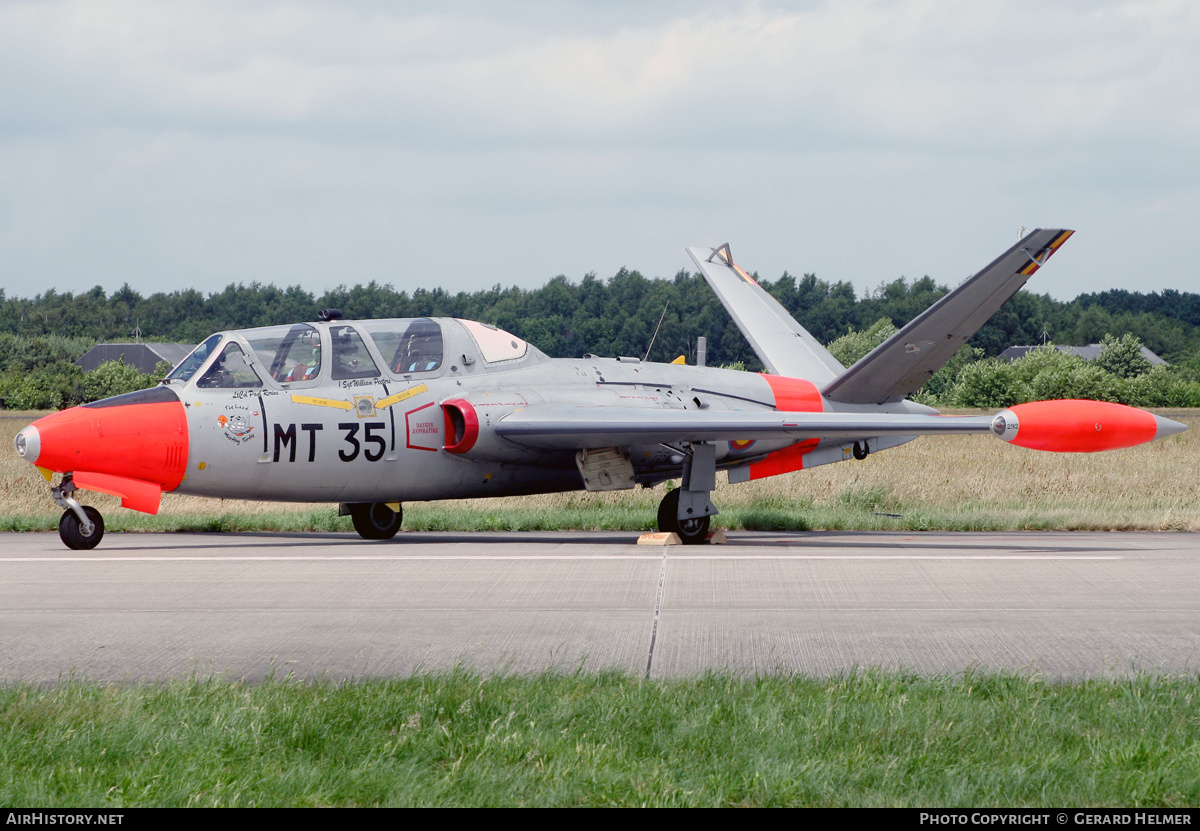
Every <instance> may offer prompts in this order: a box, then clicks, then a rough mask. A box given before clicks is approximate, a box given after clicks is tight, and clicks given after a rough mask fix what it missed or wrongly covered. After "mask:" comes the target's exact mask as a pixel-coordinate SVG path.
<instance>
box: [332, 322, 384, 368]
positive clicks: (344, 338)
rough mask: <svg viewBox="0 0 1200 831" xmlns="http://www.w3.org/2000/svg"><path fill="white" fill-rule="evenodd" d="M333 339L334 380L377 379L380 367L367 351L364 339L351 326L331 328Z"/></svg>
mask: <svg viewBox="0 0 1200 831" xmlns="http://www.w3.org/2000/svg"><path fill="white" fill-rule="evenodd" d="M329 335H330V337H331V338H332V339H333V380H335V381H341V380H344V379H346V378H375V377H377V376H378V375H379V367H377V366H375V360H374V359H373V358H372V357H371V353H370V352H368V351H367V345H366V344H365V343H363V339H362V337H361V336H360V335H359V334H358V332H356V331H354V329H353V328H352V327H350V326H330V327H329Z"/></svg>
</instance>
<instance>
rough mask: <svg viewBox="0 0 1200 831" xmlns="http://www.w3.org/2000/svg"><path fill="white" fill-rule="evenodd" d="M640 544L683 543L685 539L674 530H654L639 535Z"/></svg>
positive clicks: (638, 542)
mask: <svg viewBox="0 0 1200 831" xmlns="http://www.w3.org/2000/svg"><path fill="white" fill-rule="evenodd" d="M637 544H638V545H683V540H681V539H679V535H678V534H676V533H675V532H674V531H665V532H664V531H654V532H652V533H649V534H642V535H641V536H640V537H638V541H637Z"/></svg>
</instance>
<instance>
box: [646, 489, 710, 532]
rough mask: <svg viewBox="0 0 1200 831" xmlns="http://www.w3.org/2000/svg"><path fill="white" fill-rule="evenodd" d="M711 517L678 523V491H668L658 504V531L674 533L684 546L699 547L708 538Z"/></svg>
mask: <svg viewBox="0 0 1200 831" xmlns="http://www.w3.org/2000/svg"><path fill="white" fill-rule="evenodd" d="M711 520H712V517H709V516H702V517H697V518H696V519H685V520H684V521H683V522H680V521H679V489H678V488H676V489H674V490H672V491H668V492H667V495H666V496H664V497H663V500H662V502H660V503H658V530H659V531H664V532H672V531H673V532H674V533H676V534H678V535H679V539H681V540H682V541H683V544H684V545H700V544H702V543H703V542H704V541H705V539H706V538H707V537H708V526H709V523H710V522H711Z"/></svg>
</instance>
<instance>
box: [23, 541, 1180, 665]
mask: <svg viewBox="0 0 1200 831" xmlns="http://www.w3.org/2000/svg"><path fill="white" fill-rule="evenodd" d="M730 537H731V544H730V545H726V546H705V547H699V546H697V547H670V548H648V547H644V546H637V545H634V542H635V540H636V538H637V535H636V534H631V533H623V532H611V533H577V532H571V533H471V534H453V533H447V534H434V533H401V534H400V536H398V537H397V538H396V539H395V540H393V541H390V542H387V543H369V542H364V541H362V540H360V539H359V538H358V537H357V536H352V535H348V534H116V533H111V534H109V535H108V536H107V537H105V539H104V542H103V544H102V546H101V548H99V549H98V550H96V551H91V552H78V551H70V550H67V549H65V548H63V546H62V544H61V543H60V542H59V540H58V536H57V535H56V534H0V679H3V680H4V681H7V682H12V681H36V682H55V681H57V680H59V679H64V678H67V677H70V676H74V677H83V678H89V679H93V680H113V681H141V680H161V679H167V678H172V677H180V676H187V675H193V674H196V675H200V676H203V677H208V676H211V675H224V676H226V677H230V678H247V679H252V680H255V679H261V678H263V677H265V676H267V675H269V674H275V675H277V676H284V675H287V674H288V673H292V674H294V675H296V676H299V677H306V678H316V677H327V678H331V679H343V678H361V677H380V676H384V677H390V676H404V675H408V674H410V673H413V672H417V671H423V670H439V669H446V668H449V667H453V666H456V665H458V666H465V667H469V668H471V669H474V670H478V671H482V672H495V671H503V672H516V673H524V672H532V671H539V670H544V669H548V668H557V669H560V670H564V671H573V670H575V669H576V668H582V669H584V670H588V671H591V670H600V669H610V668H611V669H617V670H620V671H622V672H626V673H629V674H633V675H637V676H647V677H651V678H658V677H671V676H688V675H694V674H699V673H703V672H705V671H708V670H715V671H732V672H734V673H738V674H741V675H753V674H764V673H807V674H814V675H830V674H836V673H840V672H845V671H850V670H853V669H855V668H865V667H883V668H888V669H899V670H906V671H915V672H921V673H955V672H961V671H963V670H966V669H971V668H978V669H1003V670H1018V671H1028V672H1037V673H1040V674H1041V675H1042V676H1044V677H1048V678H1081V677H1107V676H1125V675H1130V674H1133V673H1136V672H1139V671H1150V672H1165V673H1191V672H1195V671H1197V668H1200V592H1198V591H1197V588H1196V587H1197V586H1200V536H1197V535H1191V534H1170V533H1164V534H1143V533H1120V534H1116V533H1113V534H1108V533H1018V534H1009V533H969V534H967V533H964V534H948V533H919V534H912V533H882V532H881V533H854V532H844V533H824V532H822V533H815V532H814V533H753V532H732V533H731V534H730Z"/></svg>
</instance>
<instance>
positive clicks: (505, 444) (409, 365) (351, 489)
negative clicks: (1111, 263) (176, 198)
mask: <svg viewBox="0 0 1200 831" xmlns="http://www.w3.org/2000/svg"><path fill="white" fill-rule="evenodd" d="M1071 234H1072V232H1071V231H1066V230H1060V229H1050V230H1036V231H1034V232H1033V233H1031V234H1029V235H1027V236H1026V237H1024V238H1023V239H1022V240H1021V241H1020V242H1018V243H1017V244H1016V245H1014V246H1013V247H1012V248H1010V249H1009V250H1008V251H1006V252H1005V253H1004V254H1002V255H1001V256H1000V257H999V258H998V259H996V261H995V262H993V263H992V264H991V265H989V266H988V267H987V268H985V269H983V270H982V271H980V272H979V273H978V274H976V275H975V276H974V277H972V278H970V279H968V280H967V281H965V282H964V283H963V284H962V285H960V286H958V288H956V289H954V290H953V291H952V292H950V293H949V294H947V295H946V296H944V297H943V298H941V299H940V300H939V301H938V302H937V303H935V304H934V305H933V306H931V307H930V308H929V309H927V310H926V311H925V312H924V313H922V314H921V315H919V316H918V317H916V318H915V319H914V320H913V321H912V322H911V323H909V324H908V325H907V326H905V327H904V328H903V329H901V330H900V331H898V332H896V334H894V335H893V336H892V337H890V338H888V340H887V341H885V342H884V343H883V344H881V345H880V346H879V347H878V348H876V349H875V350H874V351H872V352H871V353H870V354H868V355H867V356H866V357H864V358H863V359H862V360H860V361H858V362H857V363H856V364H854V365H853V366H851V367H850V368H848V369H847V368H845V367H843V366H842V365H841V364H839V363H838V362H837V360H835V359H834V357H833V356H832V355H830V354H829V352H827V351H826V350H825V349H824V348H823V347H822V346H821V345H820V344H819V343H817V341H816V340H815V339H814V338H813V337H812V336H811V335H810V334H809V333H808V332H806V331H805V330H804V329H803V328H802V327H801V326H800V325H799V324H798V323H797V322H796V321H795V320H793V319H792V317H791V316H790V315H789V314H788V313H787V311H786V310H785V309H784V308H783V306H781V305H780V304H779V303H778V302H777V301H776V300H775V299H774V298H772V297H771V296H770V295H769V294H768V293H767V292H766V291H764V290H763V289H762V288H761V287H760V286H759V285H758V284H757V283H756V282H755V281H754V280H753V279H752V278H751V277H750V275H748V274H747V273H746V271H744V270H743V269H742V268H740V267H739V266H737V265H736V264H735V263H734V261H733V256H732V254H731V252H730V249H729V246H728V245H724V246H722V247H720V248H691V249H688V254H689V255H690V256H691V258H692V259H693V260H694V261H695V263H696V265H697V267H699V269H700V271H701V272H702V273H703V274H704V276H705V278H706V279H707V281H708V283H709V285H710V286H711V287H712V288H713V290H714V291H715V292H716V293H717V295H718V296H719V297H720V299H721V302H722V303H723V304H724V305H725V308H726V309H727V310H728V311H729V314H730V315H731V316H732V317H733V319H734V320H735V321H736V322H737V324H738V326H739V327H740V328H741V330H742V332H743V333H744V334H745V336H746V338H747V339H748V340H749V341H750V344H751V345H752V346H753V348H754V351H755V353H756V354H757V355H758V357H759V358H760V359H761V360H762V363H763V365H764V366H765V367H766V369H767V372H766V373H764V374H759V373H753V372H740V371H735V370H726V369H716V368H710V367H705V366H702V365H701V366H685V365H680V364H661V363H649V362H645V361H641V360H638V359H637V358H598V357H595V356H593V355H587V356H585V357H583V358H580V359H552V358H549V357H547V356H546V355H544V354H543V353H542V352H540V351H538V349H536V348H535V347H533V346H531V345H530V344H528V343H526V342H525V341H523V340H521V339H520V338H518V337H516V336H515V335H511V334H509V333H508V332H505V331H502V330H500V329H497V328H496V327H494V326H489V325H487V324H484V323H475V322H472V321H467V320H450V319H430V318H415V319H396V320H359V321H349V320H342V319H341V317H340V313H338V312H336V310H327V311H326V312H323V313H322V314H321V315H320V317H321V318H322V320H321V321H319V322H314V323H297V324H294V325H290V326H268V327H265V328H260V329H244V330H239V331H232V332H221V333H218V334H215V335H213V336H211V337H210V338H208V339H207V340H206V341H204V343H202V344H200V345H199V346H198V347H196V349H195V350H194V351H193V352H192V353H191V354H190V355H189V356H188V357H187V358H186V359H184V360H183V362H181V363H180V364H179V366H177V367H176V368H175V369H174V371H172V372H171V373H170V375H168V376H167V378H166V379H165V380H164V381H163V382H162V383H161V384H160V385H159V386H156V387H153V388H151V389H148V390H143V391H141V392H134V393H129V394H127V395H119V396H116V397H114V398H108V399H105V400H103V401H97V402H95V403H92V404H85V405H83V406H80V407H73V408H71V409H69V410H64V411H62V412H58V413H54V414H52V415H49V416H46V417H45V418H42V419H39V420H38V421H36V422H34V423H33V424H31V425H30V426H28V427H26V428H24V429H23V430H21V432H20V433H19V434H18V435H17V438H16V447H17V452H18V453H19V454H20V455H21V456H22V457H24V458H25V459H27V460H28V461H30V462H32V463H33V464H34V465H37V466H38V467H39V468H40V469H41V470H42V473H43V475H45V477H46V479H47V481H51V482H52V481H53V475H52V474H53V472H60V473H62V474H63V475H62V478H61V480H60V481H59V483H58V484H57V485H54V486H53V487H52V488H51V491H50V493H51V495H52V496H53V497H54V499H55V501H56V502H58V504H59V505H60V506H62V508H63V509H64V513H63V515H62V519H61V521H60V522H59V534H60V536H61V537H62V540H63V542H64V543H66V544H67V546H69V547H70V548H76V549H88V548H93V547H94V546H95V545H96V544H97V543H98V542H99V541H100V538H101V536H102V535H103V533H104V522H103V519H102V517H101V516H100V513H99V512H98V511H96V509H95V508H92V507H90V506H84V505H81V504H80V503H79V502H78V501H77V499H76V498H75V494H76V492H77V491H78V490H79V489H85V490H92V491H99V492H101V493H108V494H113V495H116V496H119V497H121V504H122V506H124V507H126V508H132V509H134V510H137V511H145V512H147V513H156V512H157V511H158V507H159V502H160V500H161V497H162V494H163V493H164V492H175V493H186V494H198V495H201V496H215V497H223V498H236V499H262V500H278V501H297V502H322V501H323V502H330V503H334V502H336V503H339V504H340V510H341V512H342V513H343V514H349V515H350V517H351V518H352V520H353V523H354V528H355V529H356V530H357V531H358V533H359V534H360V535H361V536H362V537H364V538H366V539H371V540H382V539H389V538H391V537H393V536H394V535H395V534H396V532H397V530H399V528H400V521H401V508H400V503H401V502H404V501H411V500H431V499H452V498H465V497H480V496H511V495H515V494H530V493H547V492H553V491H569V490H579V489H587V490H593V491H604V490H618V489H622V488H632V487H634V485H639V484H640V485H645V486H649V485H653V484H656V483H659V482H663V481H666V480H669V479H681V480H682V482H681V486H680V487H678V488H676V489H673V490H670V491H669V492H668V493H667V495H666V496H665V497H664V498H663V500H662V503H661V505H660V507H659V510H658V526H659V528H660V530H662V531H673V532H675V533H677V534H679V536H680V537H681V538H682V541H683V542H684V543H689V544H694V543H701V542H704V541H705V538H706V533H707V532H708V528H709V521H710V519H711V517H712V516H714V515H715V514H716V513H717V508H716V507H715V506H714V505H713V504H712V502H711V501H710V494H711V492H712V490H713V488H714V487H715V486H716V479H717V471H719V470H724V471H726V472H727V475H728V477H729V481H730V482H746V481H749V480H752V479H759V478H762V477H766V476H775V475H777V474H781V473H786V472H789V471H796V470H801V469H807V468H811V467H815V466H817V465H823V464H829V463H830V462H841V461H845V460H848V459H851V458H854V459H862V458H865V457H866V455H867V454H868V453H871V452H874V451H878V450H884V449H887V448H890V447H895V446H897V445H900V444H903V443H904V442H908V441H911V440H913V439H914V438H916V437H917V436H920V435H931V434H957V433H993V434H995V435H996V436H998V437H999V438H1001V439H1003V440H1004V441H1008V442H1011V443H1013V444H1017V445H1020V446H1022V447H1029V448H1035V449H1039V450H1054V451H1069V452H1088V451H1097V450H1109V449H1113V448H1119V447H1129V446H1132V445H1136V444H1141V443H1143V442H1147V441H1150V440H1152V439H1156V438H1161V437H1163V436H1169V435H1172V434H1174V433H1178V432H1179V431H1181V430H1183V429H1184V425H1182V424H1179V423H1178V422H1175V421H1171V420H1169V419H1166V418H1162V417H1159V416H1155V415H1153V414H1151V413H1148V412H1145V411H1144V410H1138V409H1134V408H1132V407H1125V406H1122V405H1120V404H1111V403H1106V402H1099V401H1040V402H1034V403H1029V404H1020V405H1017V406H1014V407H1012V408H1011V409H1007V410H1004V411H1002V412H1001V413H999V414H998V415H994V416H965V417H945V416H941V415H939V414H938V412H937V411H936V410H934V409H932V408H930V407H926V406H924V405H921V404H917V403H915V402H912V401H908V400H906V399H905V396H907V395H910V394H912V393H913V392H915V391H916V390H918V389H919V388H920V387H921V385H922V384H924V383H925V381H926V380H928V378H929V377H930V376H931V375H932V374H933V373H934V372H935V371H936V370H937V369H938V368H939V367H941V366H942V364H944V363H945V362H946V361H947V360H948V359H949V358H950V356H951V355H953V354H954V353H955V352H956V351H957V350H958V349H959V347H961V346H962V345H963V344H964V343H966V341H967V339H968V338H969V337H971V335H973V334H974V333H975V332H976V330H978V329H979V327H980V326H982V325H983V324H984V322H986V321H987V320H988V318H990V317H991V316H992V314H993V313H994V312H995V311H996V310H997V309H999V308H1000V306H1001V305H1003V303H1004V302H1005V301H1006V300H1008V299H1009V298H1010V297H1011V296H1012V295H1013V294H1015V293H1016V291H1017V290H1018V289H1019V288H1021V286H1022V285H1024V284H1025V281H1026V280H1027V279H1028V278H1029V276H1030V275H1031V274H1033V273H1034V272H1035V271H1037V269H1038V268H1039V267H1040V266H1041V265H1042V264H1043V263H1045V262H1046V260H1047V259H1048V258H1049V257H1050V256H1051V255H1052V254H1053V253H1054V252H1055V251H1056V250H1057V249H1058V248H1059V246H1061V245H1062V244H1063V243H1064V242H1065V241H1066V240H1067V238H1068V237H1070V236H1071Z"/></svg>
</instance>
